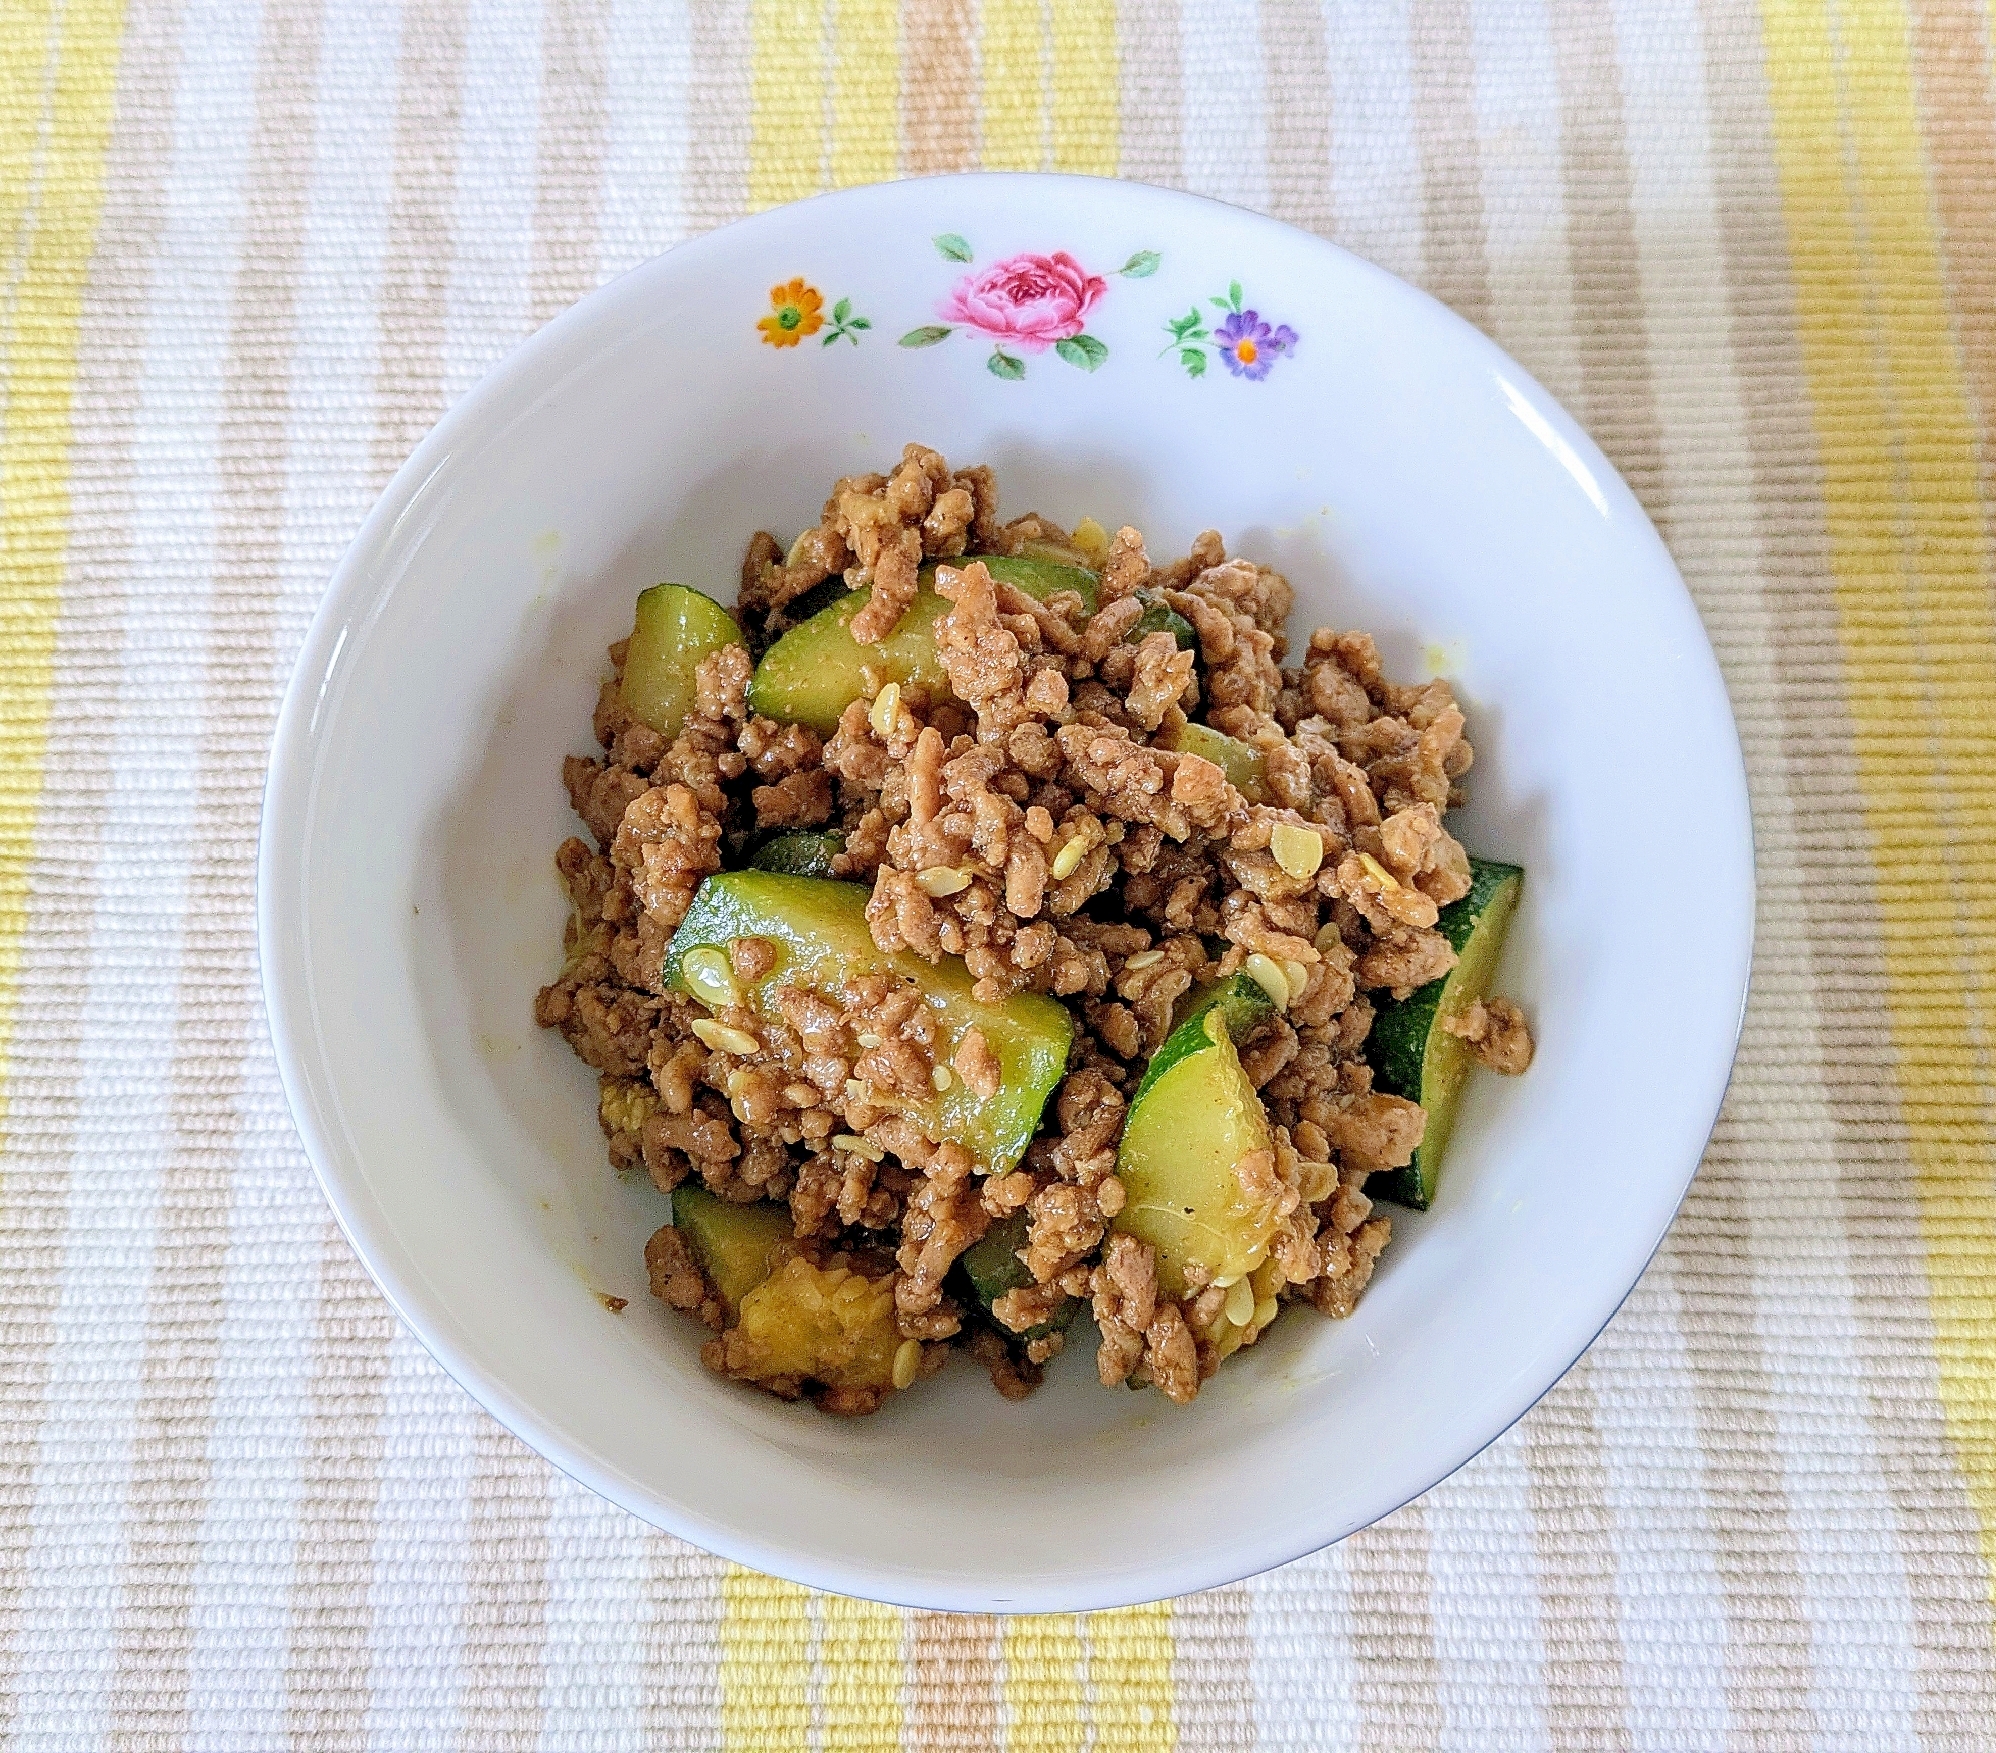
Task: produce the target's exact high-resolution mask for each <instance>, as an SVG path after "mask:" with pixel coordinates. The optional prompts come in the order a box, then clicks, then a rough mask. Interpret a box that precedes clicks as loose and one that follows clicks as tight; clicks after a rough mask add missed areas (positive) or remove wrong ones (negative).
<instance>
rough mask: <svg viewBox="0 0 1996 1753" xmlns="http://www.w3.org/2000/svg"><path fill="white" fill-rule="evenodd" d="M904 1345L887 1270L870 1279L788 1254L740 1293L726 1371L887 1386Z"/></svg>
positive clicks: (831, 1384)
mask: <svg viewBox="0 0 1996 1753" xmlns="http://www.w3.org/2000/svg"><path fill="white" fill-rule="evenodd" d="M901 1346H902V1339H901V1334H900V1332H899V1331H898V1330H897V1328H896V1327H895V1324H894V1275H893V1273H892V1272H891V1271H890V1272H885V1273H883V1274H881V1275H880V1276H879V1277H877V1278H869V1277H868V1276H867V1275H866V1274H865V1273H862V1272H856V1271H854V1270H852V1269H851V1268H850V1267H845V1266H833V1267H823V1266H818V1265H815V1264H813V1263H812V1262H811V1261H809V1260H806V1259H803V1258H802V1257H800V1256H795V1255H793V1256H792V1257H791V1258H790V1259H788V1260H786V1261H784V1262H783V1264H782V1265H781V1266H780V1267H778V1268H777V1270H776V1271H775V1272H773V1273H772V1274H771V1275H770V1276H769V1277H768V1278H766V1279H764V1280H763V1282H762V1283H761V1284H759V1285H757V1286H756V1287H755V1289H753V1290H752V1291H750V1292H749V1293H748V1295H747V1296H745V1297H743V1298H742V1307H741V1319H740V1320H738V1321H737V1322H736V1323H735V1324H734V1326H733V1327H732V1328H730V1330H729V1332H728V1335H727V1353H726V1355H727V1363H728V1373H729V1374H730V1375H734V1376H740V1377H744V1378H746V1379H747V1380H749V1381H753V1382H770V1383H804V1382H816V1383H820V1384H822V1385H823V1386H825V1387H827V1388H879V1389H888V1388H891V1387H893V1386H894V1357H895V1353H896V1352H898V1351H899V1350H900V1349H901Z"/></svg>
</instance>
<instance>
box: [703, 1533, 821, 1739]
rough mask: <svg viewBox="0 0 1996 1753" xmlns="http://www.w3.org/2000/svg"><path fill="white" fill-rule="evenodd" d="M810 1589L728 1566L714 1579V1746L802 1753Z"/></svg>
mask: <svg viewBox="0 0 1996 1753" xmlns="http://www.w3.org/2000/svg"><path fill="white" fill-rule="evenodd" d="M810 1673H811V1591H810V1590H809V1589H804V1588H799V1587H798V1585H797V1584H795V1583H785V1582H779V1581H777V1579H776V1578H775V1577H770V1576H764V1575H762V1574H761V1572H759V1571H753V1570H746V1569H744V1568H743V1567H742V1566H741V1565H738V1564H731V1565H729V1566H728V1570H727V1574H726V1575H725V1576H723V1577H722V1578H721V1746H722V1748H723V1749H724V1750H725V1753H806V1749H807V1748H808V1747H809V1746H810V1741H811V1694H810Z"/></svg>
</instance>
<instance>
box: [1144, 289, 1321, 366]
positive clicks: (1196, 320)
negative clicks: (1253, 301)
mask: <svg viewBox="0 0 1996 1753" xmlns="http://www.w3.org/2000/svg"><path fill="white" fill-rule="evenodd" d="M1206 302H1207V303H1208V304H1209V305H1211V306H1212V307H1213V308H1214V309H1216V310H1218V311H1221V312H1223V313H1224V317H1223V320H1222V321H1221V322H1220V323H1219V325H1218V326H1217V327H1215V328H1211V329H1209V328H1208V327H1207V326H1206V323H1207V318H1206V313H1205V312H1204V311H1202V310H1201V309H1200V308H1199V306H1198V305H1197V304H1194V305H1193V307H1192V308H1191V309H1190V310H1189V311H1187V312H1186V314H1185V315H1184V316H1182V317H1171V318H1169V319H1167V320H1166V322H1165V325H1164V327H1165V331H1166V333H1168V334H1169V335H1170V336H1171V339H1170V340H1169V341H1167V342H1166V343H1165V344H1164V347H1163V349H1162V351H1160V353H1159V354H1158V357H1159V358H1160V359H1161V358H1163V357H1164V355H1165V354H1166V353H1170V352H1173V351H1174V350H1175V351H1176V352H1177V354H1178V363H1179V364H1180V365H1182V366H1184V367H1185V375H1186V376H1187V377H1204V376H1205V375H1206V363H1207V353H1206V349H1207V348H1208V347H1211V348H1212V349H1213V351H1214V352H1215V353H1217V354H1218V355H1219V356H1220V362H1221V364H1223V365H1224V366H1226V368H1227V369H1228V370H1229V371H1230V372H1232V373H1233V374H1234V376H1235V377H1245V378H1252V379H1254V380H1256V381H1257V382H1258V381H1259V380H1260V379H1262V378H1264V377H1266V376H1267V375H1268V374H1269V373H1270V372H1271V371H1272V370H1274V369H1275V362H1276V361H1277V360H1278V359H1281V358H1284V357H1285V356H1287V355H1289V354H1292V353H1294V352H1295V351H1296V342H1297V340H1298V336H1297V333H1296V331H1295V330H1294V329H1292V328H1291V327H1290V326H1289V325H1288V324H1287V323H1271V322H1269V321H1267V320H1266V319H1265V318H1264V317H1263V316H1262V314H1261V312H1260V311H1258V310H1252V309H1247V308H1243V304H1242V297H1241V283H1240V282H1239V281H1238V280H1236V281H1234V282H1233V283H1232V284H1231V285H1230V286H1228V288H1227V296H1226V297H1225V298H1209V299H1207V301H1206Z"/></svg>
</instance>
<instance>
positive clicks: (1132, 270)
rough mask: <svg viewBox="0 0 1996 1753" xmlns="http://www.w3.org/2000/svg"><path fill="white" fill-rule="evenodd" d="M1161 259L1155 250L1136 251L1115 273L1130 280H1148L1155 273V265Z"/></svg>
mask: <svg viewBox="0 0 1996 1753" xmlns="http://www.w3.org/2000/svg"><path fill="white" fill-rule="evenodd" d="M1163 259H1164V258H1163V257H1162V256H1160V255H1159V254H1158V253H1157V251H1156V250H1138V251H1137V253H1136V254H1135V255H1133V256H1132V257H1131V258H1130V259H1129V260H1128V261H1127V262H1125V263H1124V264H1123V265H1122V266H1121V267H1120V268H1118V269H1117V270H1116V272H1117V273H1118V274H1123V275H1127V276H1128V277H1129V278H1130V279H1132V280H1148V279H1149V278H1150V277H1151V276H1152V275H1153V274H1155V273H1156V272H1157V265H1158V263H1159V262H1160V261H1162V260H1163Z"/></svg>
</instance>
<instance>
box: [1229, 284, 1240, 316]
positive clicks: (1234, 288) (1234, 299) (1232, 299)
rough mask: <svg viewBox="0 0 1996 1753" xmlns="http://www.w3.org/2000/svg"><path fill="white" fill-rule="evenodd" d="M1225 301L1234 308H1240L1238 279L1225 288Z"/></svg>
mask: <svg viewBox="0 0 1996 1753" xmlns="http://www.w3.org/2000/svg"><path fill="white" fill-rule="evenodd" d="M1227 303H1228V305H1229V306H1230V307H1231V308H1232V309H1234V310H1239V309H1240V308H1241V283H1240V282H1239V281H1238V280H1236V281H1234V282H1233V284H1232V285H1230V286H1229V287H1228V288H1227Z"/></svg>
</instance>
